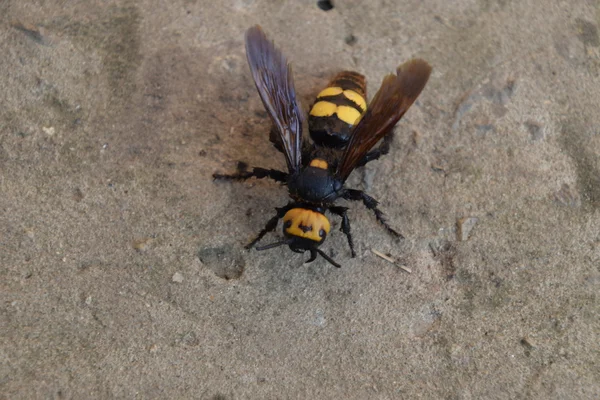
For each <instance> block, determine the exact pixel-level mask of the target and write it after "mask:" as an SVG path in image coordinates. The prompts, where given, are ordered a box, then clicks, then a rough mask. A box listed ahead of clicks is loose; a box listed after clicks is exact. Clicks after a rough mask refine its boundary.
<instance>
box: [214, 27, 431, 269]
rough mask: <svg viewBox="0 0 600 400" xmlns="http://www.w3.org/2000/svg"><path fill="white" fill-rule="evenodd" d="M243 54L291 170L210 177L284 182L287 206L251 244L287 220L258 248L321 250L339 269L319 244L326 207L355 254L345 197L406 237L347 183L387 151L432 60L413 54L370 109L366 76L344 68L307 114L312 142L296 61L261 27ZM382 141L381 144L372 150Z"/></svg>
mask: <svg viewBox="0 0 600 400" xmlns="http://www.w3.org/2000/svg"><path fill="white" fill-rule="evenodd" d="M246 55H247V58H248V64H249V65H250V70H251V72H252V77H253V78H254V82H255V84H256V88H257V89H258V93H259V94H260V97H261V99H262V102H263V104H264V106H265V108H266V110H267V112H268V114H269V116H270V117H271V120H272V122H273V128H272V129H271V133H270V135H269V139H270V141H271V142H272V143H273V145H274V146H275V148H277V149H278V150H279V151H280V152H282V153H283V154H284V155H285V159H286V162H287V172H284V171H279V170H275V169H265V168H259V167H254V168H252V170H247V168H246V167H245V164H243V163H239V166H238V171H237V172H236V173H234V174H231V175H224V174H217V173H215V174H214V175H213V177H214V178H215V179H217V180H237V181H242V180H246V179H249V178H252V177H255V178H258V179H262V178H271V179H273V180H275V181H277V182H280V183H282V184H284V185H287V187H288V191H289V195H290V198H291V199H292V201H291V202H289V203H288V204H287V205H285V206H284V207H278V208H276V211H277V212H276V214H275V215H274V216H273V217H272V218H271V219H270V220H269V221H268V222H267V224H266V226H265V227H264V228H263V229H262V230H261V231H260V233H259V234H258V235H257V236H256V238H255V239H254V240H252V241H251V242H250V243H249V244H248V245H247V246H246V248H247V249H249V248H251V247H252V246H254V245H255V244H256V243H257V242H258V241H259V240H260V239H262V238H263V236H265V235H266V234H267V233H268V232H271V231H273V230H275V229H276V228H277V224H278V222H279V220H280V219H283V234H284V237H285V238H284V239H283V240H281V241H278V242H275V243H271V244H268V245H265V246H262V247H257V250H266V249H271V248H274V247H278V246H282V245H287V246H289V247H290V249H291V250H293V251H295V252H297V253H304V252H306V251H309V252H310V255H311V256H310V259H309V260H307V261H306V262H312V261H314V260H315V259H316V257H317V254H320V255H321V256H322V257H323V258H324V259H325V260H327V261H328V262H329V263H331V264H332V265H334V266H336V267H338V268H339V267H340V265H339V264H338V263H336V262H335V261H334V260H333V259H332V258H331V257H329V256H328V255H327V254H326V253H325V252H323V250H321V249H320V248H319V246H320V245H321V244H322V243H323V242H324V241H325V238H326V237H327V235H328V234H329V231H330V229H331V225H330V223H329V220H328V218H327V217H326V216H325V212H326V211H329V212H330V213H332V214H334V215H337V216H339V217H341V219H342V225H341V228H340V230H341V231H342V232H343V233H344V234H345V235H346V237H347V239H348V245H349V246H350V251H351V253H352V257H355V256H356V253H355V251H354V243H353V240H352V234H351V233H350V221H349V219H348V213H347V212H348V208H347V207H343V206H339V205H336V200H337V199H340V198H342V199H346V200H350V201H361V202H362V203H363V204H364V205H365V207H367V208H368V209H369V210H371V211H373V213H374V214H375V218H376V219H377V220H378V221H379V223H381V225H383V227H384V228H385V229H386V230H387V231H388V232H389V233H390V234H391V235H393V236H395V237H399V238H402V235H401V234H399V233H398V232H396V231H395V230H394V229H392V228H391V227H390V226H389V225H388V223H387V222H386V220H385V218H384V216H383V213H382V212H381V210H379V208H378V207H377V205H378V202H377V200H375V199H374V198H373V197H371V196H369V195H368V194H366V193H365V192H363V191H361V190H356V189H350V188H346V187H345V186H344V183H345V182H346V180H347V179H348V177H349V176H350V174H351V173H352V171H353V170H354V169H355V168H357V167H360V166H364V165H365V164H367V163H368V162H370V161H373V160H376V159H378V158H379V157H381V156H382V155H384V154H387V153H388V151H389V149H390V144H391V141H392V138H393V128H394V126H395V125H396V123H397V122H398V120H400V118H401V117H402V116H403V115H404V113H405V112H406V111H407V110H408V108H409V107H410V106H411V105H412V104H413V102H414V101H415V100H416V98H417V97H418V96H419V94H420V93H421V91H422V90H423V88H424V87H425V84H426V83H427V80H428V79H429V75H430V73H431V67H430V66H429V64H427V62H425V61H423V60H421V59H412V60H410V61H407V62H405V63H404V64H402V65H400V66H399V67H398V68H397V70H396V74H395V75H394V74H390V75H387V76H386V77H385V78H384V79H383V83H382V84H381V87H380V88H379V90H378V91H377V93H376V94H375V97H373V100H372V101H371V103H370V104H369V106H368V107H367V102H366V81H365V78H364V76H363V75H361V74H359V73H357V72H353V71H343V72H341V73H339V74H338V75H336V76H335V77H334V78H333V79H332V80H331V81H330V82H329V84H328V85H327V87H326V88H325V89H324V90H322V91H321V92H320V93H319V94H318V95H317V99H316V101H315V103H314V104H313V106H312V107H311V110H310V113H309V116H308V125H309V127H308V128H309V129H308V130H309V132H310V139H311V140H306V139H305V138H303V135H302V123H303V121H304V118H303V114H302V110H301V107H300V104H299V103H298V101H297V99H296V91H295V88H294V81H293V78H292V71H291V67H290V66H289V64H288V62H287V60H286V58H285V57H284V56H283V55H282V53H281V52H280V51H279V50H278V49H277V48H276V47H275V46H274V44H273V42H271V41H269V40H268V39H267V37H266V35H265V34H264V32H263V30H262V29H261V28H260V26H254V27H252V28H250V29H248V31H247V32H246ZM380 140H381V143H380V145H379V146H378V147H377V148H375V149H373V148H374V147H375V145H376V144H377V143H378V142H379V141H380Z"/></svg>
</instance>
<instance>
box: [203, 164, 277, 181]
mask: <svg viewBox="0 0 600 400" xmlns="http://www.w3.org/2000/svg"><path fill="white" fill-rule="evenodd" d="M247 168H248V166H247V165H246V163H243V162H239V163H238V167H237V170H238V171H237V172H236V173H235V174H231V175H227V174H213V178H214V179H219V180H235V181H245V180H246V179H249V178H252V177H256V178H257V179H262V178H271V179H273V180H274V181H276V182H281V183H286V182H287V177H288V174H286V173H285V172H283V171H278V170H276V169H266V168H259V167H254V168H252V171H247Z"/></svg>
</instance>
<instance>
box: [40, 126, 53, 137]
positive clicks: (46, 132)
mask: <svg viewBox="0 0 600 400" xmlns="http://www.w3.org/2000/svg"><path fill="white" fill-rule="evenodd" d="M42 131H44V133H45V134H46V135H48V136H52V135H54V132H55V130H54V127H53V126H51V127H49V128H47V127H45V126H43V127H42Z"/></svg>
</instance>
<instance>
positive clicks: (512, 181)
mask: <svg viewBox="0 0 600 400" xmlns="http://www.w3.org/2000/svg"><path fill="white" fill-rule="evenodd" d="M335 6H336V7H335V8H334V9H333V10H331V11H328V12H325V11H322V10H320V9H319V8H318V7H317V6H316V1H287V2H280V1H268V0H227V1H222V2H215V1H202V0H199V1H193V0H186V1H175V2H167V1H165V2H154V1H125V0H123V1H118V0H108V1H97V0H96V1H68V2H59V1H39V2H26V1H10V0H9V1H3V2H1V3H0V54H1V56H0V71H2V72H1V74H0V92H1V94H2V95H1V96H0V135H1V136H0V190H1V193H0V274H1V280H0V288H1V291H0V299H1V313H0V317H1V319H0V398H6V399H33V398H39V399H42V398H77V399H83V398H86V399H89V398H148V399H152V398H156V399H159V398H160V399H166V398H202V399H242V398H247V399H275V398H282V399H283V398H295V399H308V398H318V399H367V398H376V399H402V398H406V399H408V398H411V399H414V398H422V399H440V398H443V399H519V398H520V399H526V398H527V399H529V398H533V399H592V398H600V383H599V382H600V367H599V364H600V345H599V342H600V340H599V333H600V315H599V314H600V312H599V310H600V305H599V300H598V293H599V289H600V269H599V265H600V250H599V249H600V173H599V172H600V159H599V156H598V155H599V154H600V113H599V112H598V104H599V103H600V78H599V74H600V38H599V34H598V25H599V23H600V5H599V3H598V2H597V1H593V0H577V1H559V0H544V1H541V0H524V1H507V0H503V1H500V0H498V1H492V0H456V1H447V0H427V1H420V0H406V1H390V0H387V1H386V0H377V1H372V0H371V1H368V2H363V1H358V0H354V1H337V2H336V3H335ZM255 23H260V24H261V25H263V27H264V29H265V31H266V32H267V33H268V34H269V35H270V37H271V38H274V39H276V42H277V45H278V46H279V47H280V48H281V49H282V50H283V51H284V53H285V54H287V56H288V58H289V59H290V60H291V61H292V63H293V64H294V72H295V79H296V87H297V90H298V92H299V93H300V97H301V101H302V102H303V104H304V106H305V108H307V107H308V105H309V104H310V102H311V101H312V100H311V99H312V97H313V96H314V95H315V94H316V93H317V92H318V91H319V89H321V88H322V87H323V85H324V84H325V83H326V82H327V80H328V79H329V78H330V77H331V76H332V75H333V74H335V73H336V72H337V71H339V70H340V69H342V68H349V69H356V70H358V71H360V72H363V73H365V74H366V75H367V78H368V80H369V82H370V86H369V88H370V89H369V90H370V95H371V96H372V95H373V93H374V92H375V90H376V88H377V87H378V85H379V82H380V81H381V79H382V77H383V76H384V75H385V74H386V73H388V72H390V71H392V70H393V69H394V68H395V67H396V66H397V65H398V64H400V63H401V62H403V61H405V60H407V59H409V58H410V57H414V56H419V57H423V58H425V59H426V60H428V61H429V62H430V63H431V64H432V65H433V67H434V72H433V75H432V77H431V80H430V82H429V84H428V85H427V87H426V88H425V91H424V92H423V94H422V96H421V97H420V98H419V101H418V102H417V104H416V105H415V106H413V108H412V109H411V110H410V111H409V113H408V114H407V115H406V117H405V118H404V119H403V120H402V121H401V123H400V124H399V125H398V127H397V130H396V140H395V142H394V145H393V148H392V151H391V153H390V154H389V155H388V156H387V157H385V158H384V159H382V160H381V161H379V162H374V163H372V164H370V165H369V166H368V168H366V170H363V171H357V172H355V173H354V175H353V177H352V178H351V182H350V183H351V185H352V186H353V187H357V188H362V189H366V190H368V192H369V193H370V194H372V195H373V196H374V197H376V198H378V199H379V200H380V201H381V206H382V208H383V209H384V210H385V211H386V213H387V215H388V217H389V221H390V223H391V224H392V226H394V227H395V228H397V229H398V230H400V231H401V232H402V233H403V234H404V235H405V236H406V240H405V241H403V242H397V241H395V240H394V239H392V238H390V237H389V236H388V235H387V234H386V232H385V231H384V230H383V229H381V227H380V226H378V225H377V223H376V222H375V220H374V218H373V216H372V215H371V214H370V213H369V212H367V211H366V210H365V209H364V208H363V207H362V206H361V205H360V204H352V205H351V206H352V211H351V213H350V215H351V219H352V224H353V225H352V227H353V232H354V234H355V240H356V244H357V250H358V257H357V258H355V259H352V258H350V256H349V250H348V248H347V245H346V242H345V238H344V237H343V234H342V233H340V232H338V228H339V221H338V220H337V219H336V218H333V220H335V225H334V229H333V230H332V232H333V234H332V235H331V236H330V238H328V240H327V243H326V244H325V245H324V248H325V249H326V250H327V251H330V249H332V251H333V253H334V255H335V259H336V260H337V261H338V262H340V263H341V264H343V268H342V269H340V270H337V269H335V268H333V267H331V266H330V265H328V264H327V263H326V262H325V261H324V260H318V261H316V262H314V263H312V264H308V265H303V260H305V259H306V258H307V255H306V256H302V255H299V254H295V253H291V252H290V251H289V250H288V249H285V248H279V249H276V250H271V251H265V252H256V251H250V252H247V251H244V250H243V244H244V243H245V242H247V241H248V240H249V239H251V238H252V236H253V235H254V234H255V233H256V232H257V231H258V230H259V229H260V228H261V227H262V226H263V224H264V223H265V222H266V220H267V219H268V218H269V217H270V216H271V215H272V214H273V212H274V210H273V208H274V207H276V206H281V205H283V204H285V203H286V202H287V198H286V191H285V188H282V187H279V186H278V185H276V184H273V183H270V182H266V181H265V182H263V181H260V182H259V181H249V182H247V183H244V184H230V183H214V182H213V181H212V179H211V174H212V173H213V172H214V171H222V172H228V171H233V170H234V168H235V162H236V161H237V160H244V161H247V162H248V163H250V164H252V165H257V166H264V167H271V168H284V166H285V163H284V160H283V158H282V156H281V155H280V154H279V153H277V152H276V151H275V150H274V149H273V148H272V147H271V145H270V143H269V142H268V129H269V120H268V118H267V116H266V114H265V112H264V110H263V107H262V104H261V102H260V100H259V97H258V95H257V93H256V91H255V88H254V84H253V82H252V80H251V77H250V74H249V71H248V68H247V65H246V61H245V54H244V44H243V34H244V31H245V29H246V28H248V27H249V26H251V25H253V24H255ZM459 227H460V229H458V228H459ZM280 234H281V233H280V232H279V230H278V231H277V233H276V234H272V235H270V236H269V237H268V238H267V239H266V241H267V242H268V241H273V240H276V238H277V237H279V235H280ZM459 239H460V240H459ZM372 248H374V249H376V250H379V251H381V252H382V253H385V254H390V255H391V256H392V257H393V258H395V259H397V260H398V262H399V263H401V264H402V265H403V266H406V267H407V268H409V269H410V270H412V273H407V272H404V271H402V270H401V269H400V268H399V267H397V266H395V265H393V264H391V263H389V262H387V261H385V260H383V259H381V258H379V257H377V256H375V255H374V254H373V253H372V252H371V249H372Z"/></svg>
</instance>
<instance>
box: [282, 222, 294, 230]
mask: <svg viewBox="0 0 600 400" xmlns="http://www.w3.org/2000/svg"><path fill="white" fill-rule="evenodd" d="M291 226H292V221H285V222H284V223H283V227H284V228H285V229H288V228H289V227H291Z"/></svg>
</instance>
